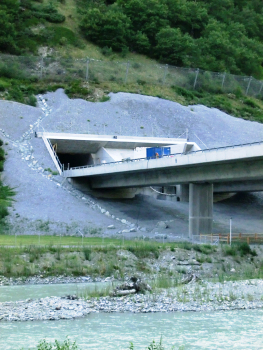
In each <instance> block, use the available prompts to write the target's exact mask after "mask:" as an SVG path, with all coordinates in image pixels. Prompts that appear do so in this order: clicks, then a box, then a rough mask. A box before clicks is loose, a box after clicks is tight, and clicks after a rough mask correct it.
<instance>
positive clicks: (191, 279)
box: [181, 273, 200, 284]
mask: <svg viewBox="0 0 263 350" xmlns="http://www.w3.org/2000/svg"><path fill="white" fill-rule="evenodd" d="M199 280H200V278H199V277H198V276H196V274H194V273H190V274H189V275H188V276H187V277H186V278H185V279H183V280H182V282H181V284H188V283H190V282H196V281H199Z"/></svg>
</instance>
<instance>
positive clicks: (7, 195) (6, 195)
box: [0, 140, 15, 233]
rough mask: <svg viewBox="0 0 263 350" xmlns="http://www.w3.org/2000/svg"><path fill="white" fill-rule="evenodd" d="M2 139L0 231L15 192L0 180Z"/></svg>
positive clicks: (0, 145)
mask: <svg viewBox="0 0 263 350" xmlns="http://www.w3.org/2000/svg"><path fill="white" fill-rule="evenodd" d="M2 145H3V141H2V140H0V233H1V231H2V230H3V229H4V227H5V221H4V219H5V217H6V216H7V215H8V209H7V208H8V207H9V206H10V205H11V202H12V196H14V194H15V192H14V190H13V189H12V188H10V187H8V186H4V185H3V183H2V180H1V172H2V171H3V170H4V160H5V152H4V149H3V148H2Z"/></svg>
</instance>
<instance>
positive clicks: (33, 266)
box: [0, 235, 263, 288]
mask: <svg viewBox="0 0 263 350" xmlns="http://www.w3.org/2000/svg"><path fill="white" fill-rule="evenodd" d="M39 239H40V244H39ZM0 245H1V246H0V275H3V276H5V277H14V278H18V277H21V278H24V279H26V278H27V277H30V276H41V278H44V277H48V276H91V277H109V276H114V277H115V278H116V279H123V278H124V277H125V276H131V275H133V274H139V275H141V276H144V277H146V278H148V279H149V278H150V279H153V278H154V280H153V282H152V286H153V288H170V287H173V286H176V285H178V283H179V282H180V281H181V280H182V279H183V278H184V276H185V275H186V274H187V273H188V272H189V271H191V272H192V273H196V274H198V275H200V276H201V277H202V278H208V279H213V278H214V279H216V280H218V281H224V280H238V279H251V278H262V277H263V260H262V255H261V254H262V250H261V247H256V248H255V249H251V248H250V247H249V246H248V245H247V244H246V243H241V244H234V245H232V246H231V247H230V246H227V245H222V246H218V247H216V246H210V245H197V244H191V243H188V242H182V243H165V244H160V243H157V242H143V241H124V242H123V241H122V240H115V239H106V238H105V239H103V238H86V237H85V238H83V239H82V238H78V237H55V236H17V237H15V236H4V235H1V236H0Z"/></svg>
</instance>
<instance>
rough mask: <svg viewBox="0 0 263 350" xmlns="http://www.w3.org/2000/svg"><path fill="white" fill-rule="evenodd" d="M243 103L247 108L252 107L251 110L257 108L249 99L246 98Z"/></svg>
mask: <svg viewBox="0 0 263 350" xmlns="http://www.w3.org/2000/svg"><path fill="white" fill-rule="evenodd" d="M244 103H245V104H246V105H247V106H249V107H252V108H259V106H258V104H257V103H256V102H255V101H253V100H252V99H250V98H246V99H245V100H244Z"/></svg>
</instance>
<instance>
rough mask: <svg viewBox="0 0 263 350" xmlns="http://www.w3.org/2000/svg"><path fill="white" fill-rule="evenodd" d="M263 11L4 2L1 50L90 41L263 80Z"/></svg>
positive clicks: (200, 2)
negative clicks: (262, 78)
mask: <svg viewBox="0 0 263 350" xmlns="http://www.w3.org/2000/svg"><path fill="white" fill-rule="evenodd" d="M262 9H263V4H262V2H261V1H259V0H253V1H246V0H245V1H236V0H224V1H219V0H212V1H211V0H210V1H208V0H197V1H192V0H182V1H179V2H178V1H177V0H143V1H142V0H129V1H127V0H125V1H124V0H112V1H108V0H98V1H92V0H71V1H70V2H68V1H52V2H50V1H48V0H41V1H37V0H21V1H17V0H2V1H1V4H0V13H1V26H0V27H1V29H0V38H1V39H0V52H5V53H9V54H18V55H20V54H32V53H36V52H37V50H38V48H39V47H41V46H44V45H46V46H49V47H55V48H56V49H58V50H61V49H62V48H63V47H66V48H67V49H66V52H67V51H68V50H69V49H70V47H71V46H72V45H73V46H75V47H78V48H81V50H84V51H85V46H86V43H87V41H85V40H84V39H83V36H84V37H85V38H86V40H89V41H91V42H93V43H95V44H97V45H99V46H100V47H101V48H103V49H104V51H103V52H104V53H105V54H107V52H108V51H109V50H113V51H115V52H119V53H120V56H125V55H127V53H128V52H137V53H139V54H144V55H147V56H149V57H151V58H154V59H157V60H159V61H160V62H164V63H169V64H172V65H175V66H182V67H199V68H201V69H204V70H210V71H219V72H225V71H226V72H231V73H233V74H241V75H242V74H245V75H253V76H255V77H257V78H261V77H262V65H261V64H262V59H261V57H262V54H263V44H262V40H263V34H262V33H263V31H262V23H263V14H262V13H263V12H262ZM79 31H81V33H80V32H79ZM105 48H108V50H106V49H105ZM80 52H81V51H80Z"/></svg>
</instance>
